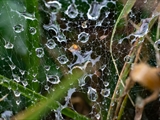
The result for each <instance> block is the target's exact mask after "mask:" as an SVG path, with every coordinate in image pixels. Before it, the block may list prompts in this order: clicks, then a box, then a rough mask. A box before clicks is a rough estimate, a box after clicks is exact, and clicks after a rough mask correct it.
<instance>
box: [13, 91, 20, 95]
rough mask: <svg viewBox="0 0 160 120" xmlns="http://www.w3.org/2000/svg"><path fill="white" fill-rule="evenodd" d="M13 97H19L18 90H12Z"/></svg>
mask: <svg viewBox="0 0 160 120" xmlns="http://www.w3.org/2000/svg"><path fill="white" fill-rule="evenodd" d="M13 92H14V95H15V97H19V96H20V95H21V93H20V92H19V91H18V90H15V91H13Z"/></svg>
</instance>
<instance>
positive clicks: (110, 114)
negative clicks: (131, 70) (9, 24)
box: [107, 0, 136, 120]
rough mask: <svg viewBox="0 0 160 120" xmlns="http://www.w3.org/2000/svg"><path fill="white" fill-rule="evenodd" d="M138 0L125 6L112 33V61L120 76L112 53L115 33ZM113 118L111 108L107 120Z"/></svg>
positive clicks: (128, 2) (131, 0)
mask: <svg viewBox="0 0 160 120" xmlns="http://www.w3.org/2000/svg"><path fill="white" fill-rule="evenodd" d="M135 2H136V0H128V1H127V3H126V4H125V6H124V7H123V9H122V11H121V13H120V15H119V16H118V19H117V21H116V23H115V25H114V28H113V31H112V36H111V40H110V53H111V57H112V61H113V64H114V66H115V69H116V72H117V74H118V76H119V71H118V68H117V65H116V62H115V59H114V57H113V53H112V46H113V38H114V35H115V32H116V29H117V25H118V23H119V22H120V20H121V19H122V18H123V17H126V16H127V15H128V13H129V12H130V10H131V8H132V7H133V5H134V4H135ZM114 100H115V99H113V98H112V100H111V104H112V103H114ZM113 116H114V109H112V108H109V111H108V115H107V120H111V119H113Z"/></svg>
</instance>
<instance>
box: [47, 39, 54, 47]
mask: <svg viewBox="0 0 160 120" xmlns="http://www.w3.org/2000/svg"><path fill="white" fill-rule="evenodd" d="M45 45H46V46H47V47H48V48H49V49H54V48H55V47H56V43H55V41H54V40H53V39H49V40H48V41H47V43H46V44H45Z"/></svg>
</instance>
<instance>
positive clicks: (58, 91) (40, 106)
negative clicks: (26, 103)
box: [16, 71, 88, 120]
mask: <svg viewBox="0 0 160 120" xmlns="http://www.w3.org/2000/svg"><path fill="white" fill-rule="evenodd" d="M82 74H83V72H82V71H75V73H72V74H70V75H67V76H66V77H65V78H64V79H62V80H61V81H62V82H61V84H59V85H57V86H55V88H54V91H53V92H51V93H50V94H49V95H48V97H47V99H43V100H41V101H40V102H38V103H37V104H35V105H34V106H31V107H29V108H28V109H27V110H26V111H24V112H23V113H22V114H18V115H17V116H16V119H18V120H19V119H23V120H27V119H32V120H33V119H34V120H35V119H40V118H41V117H42V116H44V115H45V114H46V113H48V112H49V111H50V110H51V109H54V110H55V109H57V108H58V107H59V105H58V101H60V99H61V98H62V97H63V96H64V95H65V94H66V93H65V92H67V91H68V89H69V88H70V87H71V85H72V86H73V85H77V84H78V78H80V77H81V76H82ZM64 91H65V92H64ZM33 110H34V111H36V112H31V111H33ZM61 112H62V114H64V115H66V116H68V117H71V118H72V119H79V120H87V119H88V118H86V117H85V116H82V115H79V114H78V113H76V112H74V111H71V110H70V109H69V108H64V109H63V110H61Z"/></svg>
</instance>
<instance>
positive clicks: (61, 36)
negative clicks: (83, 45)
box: [57, 32, 67, 42]
mask: <svg viewBox="0 0 160 120" xmlns="http://www.w3.org/2000/svg"><path fill="white" fill-rule="evenodd" d="M57 41H58V42H67V39H66V36H65V35H64V34H63V33H61V32H59V33H58V37H57Z"/></svg>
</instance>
